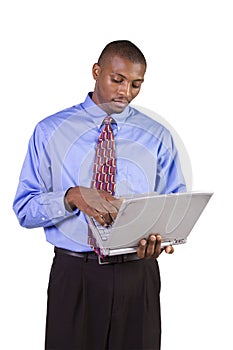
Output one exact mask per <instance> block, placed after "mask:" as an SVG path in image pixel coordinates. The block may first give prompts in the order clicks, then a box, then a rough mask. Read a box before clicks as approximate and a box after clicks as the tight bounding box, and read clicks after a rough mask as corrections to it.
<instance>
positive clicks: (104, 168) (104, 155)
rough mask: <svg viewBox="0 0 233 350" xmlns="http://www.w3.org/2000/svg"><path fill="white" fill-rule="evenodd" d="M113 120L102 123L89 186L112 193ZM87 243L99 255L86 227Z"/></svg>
mask: <svg viewBox="0 0 233 350" xmlns="http://www.w3.org/2000/svg"><path fill="white" fill-rule="evenodd" d="M113 123H116V122H115V120H114V119H113V118H112V117H110V116H108V117H106V118H104V121H103V123H102V125H103V130H102V132H101V133H100V135H99V138H98V141H97V145H96V153H95V160H94V168H93V175H92V180H91V188H96V189H98V190H104V191H107V192H109V193H111V194H112V195H114V193H115V175H116V151H115V142H114V134H113V130H112V126H111V124H113ZM88 244H89V245H91V246H92V247H93V248H94V251H95V252H96V253H97V254H98V255H100V256H101V253H100V249H99V248H97V247H96V239H95V238H94V236H93V233H92V231H91V229H90V227H89V228H88Z"/></svg>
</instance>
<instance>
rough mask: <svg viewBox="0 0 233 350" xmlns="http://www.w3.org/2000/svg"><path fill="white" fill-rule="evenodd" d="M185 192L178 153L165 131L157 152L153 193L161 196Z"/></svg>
mask: <svg viewBox="0 0 233 350" xmlns="http://www.w3.org/2000/svg"><path fill="white" fill-rule="evenodd" d="M185 191H186V184H185V179H184V176H183V173H182V169H181V164H180V159H179V155H178V151H177V148H176V147H175V145H174V141H173V138H172V136H171V134H170V133H169V132H168V131H167V133H166V134H165V137H164V139H163V140H162V142H161V145H160V148H159V152H158V165H157V176H156V186H155V192H158V193H161V194H162V193H177V192H185Z"/></svg>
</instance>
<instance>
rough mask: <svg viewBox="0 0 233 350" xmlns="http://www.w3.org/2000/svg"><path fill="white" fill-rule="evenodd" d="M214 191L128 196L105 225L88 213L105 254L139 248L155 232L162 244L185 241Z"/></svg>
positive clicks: (102, 251)
mask: <svg viewBox="0 0 233 350" xmlns="http://www.w3.org/2000/svg"><path fill="white" fill-rule="evenodd" d="M212 194H213V193H212V192H184V193H174V194H164V195H159V194H157V193H155V192H153V193H149V194H148V193H147V194H140V195H132V196H130V197H127V196H126V197H124V199H123V202H122V205H121V207H120V209H119V212H118V214H117V217H116V219H115V221H114V223H113V224H112V225H111V226H108V227H107V228H106V227H103V226H102V225H100V224H99V223H98V222H97V221H96V220H95V219H94V218H93V217H88V216H87V221H88V224H89V226H90V229H91V230H92V232H93V235H94V237H95V239H96V242H97V246H98V247H99V248H100V251H101V254H103V255H104V256H106V255H110V256H111V255H119V254H127V253H133V252H136V250H137V247H138V244H139V241H140V240H141V239H142V238H146V239H147V238H148V237H149V235H150V234H151V233H154V234H158V233H159V234H160V235H161V236H162V246H166V245H170V244H172V245H176V244H182V243H185V242H186V240H187V237H188V235H189V234H190V232H191V230H192V228H193V226H194V225H195V223H196V222H197V220H198V218H199V217H200V215H201V213H202V211H203V210H204V208H205V207H206V205H207V203H208V201H209V199H210V198H211V196H212Z"/></svg>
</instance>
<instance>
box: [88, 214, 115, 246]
mask: <svg viewBox="0 0 233 350" xmlns="http://www.w3.org/2000/svg"><path fill="white" fill-rule="evenodd" d="M92 222H93V223H94V224H95V226H96V228H97V229H98V231H99V234H100V237H101V239H102V241H107V240H108V237H109V235H110V232H111V226H108V227H104V226H102V225H100V224H99V223H98V222H97V221H96V220H95V219H94V218H92Z"/></svg>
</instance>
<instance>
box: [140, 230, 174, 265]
mask: <svg viewBox="0 0 233 350" xmlns="http://www.w3.org/2000/svg"><path fill="white" fill-rule="evenodd" d="M161 243H162V237H161V236H160V235H159V234H157V235H155V234H151V235H150V237H149V238H148V240H147V241H146V239H142V240H141V241H140V242H139V246H138V249H137V255H138V257H139V258H154V259H157V258H158V256H159V255H160V254H161V253H162V251H163V250H165V252H166V253H167V254H172V253H173V252H174V248H173V246H171V245H169V246H167V247H165V248H161Z"/></svg>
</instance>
